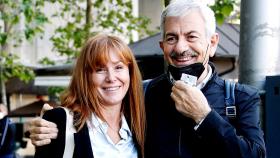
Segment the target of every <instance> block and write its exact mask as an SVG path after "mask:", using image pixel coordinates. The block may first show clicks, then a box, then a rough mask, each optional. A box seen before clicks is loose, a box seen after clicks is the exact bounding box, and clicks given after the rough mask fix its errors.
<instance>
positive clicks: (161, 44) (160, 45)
mask: <svg viewBox="0 0 280 158" xmlns="http://www.w3.org/2000/svg"><path fill="white" fill-rule="evenodd" d="M159 47H160V48H161V50H162V51H163V41H159Z"/></svg>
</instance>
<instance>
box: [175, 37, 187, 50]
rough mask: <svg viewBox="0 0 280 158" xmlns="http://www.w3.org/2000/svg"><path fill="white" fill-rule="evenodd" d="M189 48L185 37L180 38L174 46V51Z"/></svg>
mask: <svg viewBox="0 0 280 158" xmlns="http://www.w3.org/2000/svg"><path fill="white" fill-rule="evenodd" d="M188 49H189V44H188V42H187V41H186V40H185V39H182V38H181V39H179V40H178V42H177V43H176V45H175V47H174V51H175V52H177V53H182V52H183V51H186V50H188Z"/></svg>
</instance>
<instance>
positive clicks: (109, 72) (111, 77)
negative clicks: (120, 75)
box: [106, 70, 116, 82]
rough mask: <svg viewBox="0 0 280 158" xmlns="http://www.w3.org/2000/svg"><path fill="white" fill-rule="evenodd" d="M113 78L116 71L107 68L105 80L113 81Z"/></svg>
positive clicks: (114, 78)
mask: <svg viewBox="0 0 280 158" xmlns="http://www.w3.org/2000/svg"><path fill="white" fill-rule="evenodd" d="M115 80H116V73H115V72H114V71H112V70H108V71H107V75H106V81H107V82H113V81H115Z"/></svg>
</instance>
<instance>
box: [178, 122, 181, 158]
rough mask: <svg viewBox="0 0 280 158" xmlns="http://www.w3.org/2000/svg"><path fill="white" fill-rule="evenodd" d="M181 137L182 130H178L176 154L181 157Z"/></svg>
mask: <svg viewBox="0 0 280 158" xmlns="http://www.w3.org/2000/svg"><path fill="white" fill-rule="evenodd" d="M181 137H182V129H181V128H180V130H179V141H178V149H179V150H178V154H179V156H181Z"/></svg>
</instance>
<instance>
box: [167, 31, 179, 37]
mask: <svg viewBox="0 0 280 158" xmlns="http://www.w3.org/2000/svg"><path fill="white" fill-rule="evenodd" d="M166 36H177V34H176V33H173V32H168V33H166V34H165V37H166Z"/></svg>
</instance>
